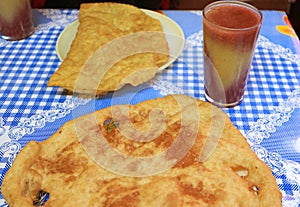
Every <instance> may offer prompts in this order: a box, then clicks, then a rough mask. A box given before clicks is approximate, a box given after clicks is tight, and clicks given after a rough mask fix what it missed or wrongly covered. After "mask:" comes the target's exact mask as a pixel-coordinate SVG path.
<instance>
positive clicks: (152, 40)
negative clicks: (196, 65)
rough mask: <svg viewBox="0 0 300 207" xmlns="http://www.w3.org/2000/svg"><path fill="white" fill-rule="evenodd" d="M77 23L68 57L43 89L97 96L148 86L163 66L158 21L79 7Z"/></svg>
mask: <svg viewBox="0 0 300 207" xmlns="http://www.w3.org/2000/svg"><path fill="white" fill-rule="evenodd" d="M79 23H80V24H79V27H78V31H77V33H76V36H75V38H74V40H73V42H72V44H71V48H70V51H69V52H68V54H67V57H66V58H65V60H63V62H62V64H61V65H60V67H59V68H58V70H57V71H56V72H55V73H54V74H53V75H52V76H51V77H50V80H49V82H48V86H60V87H62V88H64V89H67V90H70V91H73V92H77V93H85V94H93V95H101V94H105V93H107V92H110V91H116V90H118V89H120V88H121V87H122V86H124V85H125V84H131V85H133V86H137V85H139V84H141V83H144V82H146V81H147V80H150V79H151V78H153V77H154V75H155V74H156V73H157V72H158V68H159V67H160V66H162V65H164V64H165V63H166V62H167V61H168V57H169V47H168V43H167V41H166V38H165V35H164V33H163V30H162V26H161V24H160V21H159V20H157V19H154V18H152V17H150V16H148V15H146V14H145V13H144V12H143V11H142V10H140V9H138V8H136V7H134V6H131V5H126V4H118V3H88V4H82V5H81V7H80V10H79ZM97 51H98V52H97Z"/></svg>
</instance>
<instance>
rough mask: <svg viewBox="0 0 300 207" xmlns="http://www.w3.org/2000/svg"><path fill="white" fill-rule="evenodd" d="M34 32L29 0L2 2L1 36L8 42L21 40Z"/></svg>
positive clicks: (0, 3)
mask: <svg viewBox="0 0 300 207" xmlns="http://www.w3.org/2000/svg"><path fill="white" fill-rule="evenodd" d="M33 32H34V24H33V22H32V11H31V6H30V2H29V0H1V1H0V34H1V36H2V38H3V39H6V40H20V39H24V38H26V37H28V36H30V35H31V34H32V33H33Z"/></svg>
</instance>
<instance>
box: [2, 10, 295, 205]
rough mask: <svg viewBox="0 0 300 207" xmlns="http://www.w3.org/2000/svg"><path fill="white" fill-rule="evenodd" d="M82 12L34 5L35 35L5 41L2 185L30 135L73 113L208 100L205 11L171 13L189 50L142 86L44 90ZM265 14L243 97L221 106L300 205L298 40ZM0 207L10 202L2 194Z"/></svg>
mask: <svg viewBox="0 0 300 207" xmlns="http://www.w3.org/2000/svg"><path fill="white" fill-rule="evenodd" d="M77 13H78V11H77V10H49V9H45V10H34V20H35V24H36V32H35V34H34V35H32V36H31V37H29V38H28V39H26V40H21V41H17V42H7V41H5V40H1V39H0V105H1V107H0V115H1V116H0V182H2V179H3V177H4V174H5V172H6V171H7V170H8V169H9V167H10V166H11V164H12V162H13V160H14V158H15V156H16V155H17V153H18V152H19V151H20V149H22V148H23V147H24V146H25V144H26V143H27V142H28V141H29V140H32V139H34V140H37V141H42V140H45V139H47V138H48V137H49V136H50V135H51V134H53V133H54V132H55V131H56V130H57V129H58V128H59V127H60V126H61V125H62V124H63V123H65V122H66V121H68V120H71V119H73V118H74V117H76V116H80V115H82V114H86V113H89V112H92V111H93V110H95V109H101V108H103V107H106V106H109V105H114V104H120V103H131V104H135V103H138V102H141V101H143V100H147V99H152V98H155V97H162V96H164V95H167V94H177V93H184V94H187V95H189V96H193V97H195V98H197V99H202V100H205V99H204V93H203V60H202V59H203V58H202V48H203V42H202V35H203V34H202V16H201V12H200V11H166V14H167V16H169V17H170V18H172V19H173V20H175V21H176V22H177V23H178V24H179V25H180V26H181V27H182V29H183V31H184V33H185V36H186V44H185V48H184V51H183V53H182V55H181V56H180V57H179V58H178V59H177V60H176V61H175V62H174V64H173V65H171V66H170V67H169V68H167V69H165V70H163V71H162V72H161V73H159V74H158V75H157V76H156V77H155V78H154V79H153V80H151V81H149V82H147V83H145V84H143V85H141V86H139V87H135V88H133V87H125V88H123V89H122V90H120V91H118V92H116V93H113V94H107V95H105V96H102V97H100V98H99V99H96V100H95V99H93V100H89V99H81V98H78V97H72V96H67V95H66V94H64V93H65V92H64V91H63V90H62V89H61V88H57V87H47V81H48V79H49V77H50V76H51V74H52V73H53V72H54V71H55V70H56V69H57V68H58V66H59V65H60V63H61V62H60V60H59V59H58V56H57V54H56V51H55V45H56V41H57V38H58V36H59V34H60V33H61V32H62V31H63V29H64V28H65V27H66V26H67V25H68V24H70V23H71V22H72V21H74V20H75V19H77ZM263 15H264V21H263V26H262V29H261V33H260V36H259V40H258V43H257V48H256V51H255V56H254V60H253V64H252V69H251V72H250V77H249V81H248V84H247V90H246V94H245V98H244V100H243V102H242V103H241V104H240V105H239V106H237V107H234V108H230V109H223V110H224V111H225V112H226V113H227V114H228V115H229V117H230V119H231V120H232V122H233V123H234V124H235V126H236V127H237V128H238V129H239V130H240V131H241V132H242V133H243V134H244V135H245V136H246V137H247V139H248V141H249V143H250V144H251V147H252V149H253V150H254V151H255V152H256V153H257V155H258V156H259V157H260V158H261V159H262V160H263V161H264V162H265V163H266V164H267V165H268V166H269V167H270V168H271V169H272V171H273V174H274V176H275V177H276V179H277V182H278V185H279V187H280V189H281V191H282V193H283V206H284V207H300V109H299V107H300V81H299V80H300V43H299V40H298V39H297V38H296V37H293V34H292V31H290V30H289V27H288V25H287V23H286V21H284V20H285V18H284V15H285V14H284V13H283V12H277V11H263ZM191 22H192V23H191ZM278 26H279V27H278ZM280 28H286V30H283V29H280ZM286 31H290V32H286ZM0 206H7V205H6V203H5V201H4V199H2V197H0Z"/></svg>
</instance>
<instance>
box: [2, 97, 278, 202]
mask: <svg viewBox="0 0 300 207" xmlns="http://www.w3.org/2000/svg"><path fill="white" fill-rule="evenodd" d="M102 138H104V140H105V141H104V142H103V143H101V142H99V140H101V139H102ZM156 166H159V167H156ZM165 166H167V167H165ZM41 190H42V191H43V192H47V193H49V196H50V197H49V199H48V200H47V201H46V202H45V203H44V206H45V207H50V206H51V207H56V206H57V207H62V206H64V207H67V206H99V207H108V206H110V207H114V206H116V207H120V206H122V207H125V206H130V207H140V206H143V207H150V206H151V207H158V206H164V207H166V206H168V207H182V206H185V207H192V206H204V207H205V206H214V207H221V206H222V207H225V206H226V207H227V206H251V207H266V206H272V207H279V206H281V192H280V191H279V189H278V186H277V183H276V180H275V178H274V177H273V175H272V172H271V170H270V169H269V168H268V167H267V166H266V165H265V163H263V162H262V161H261V160H260V159H259V158H258V157H257V156H256V154H255V153H254V152H253V151H251V149H250V147H249V144H248V143H247V141H246V139H245V138H244V137H243V135H242V134H241V133H240V132H239V131H238V130H237V129H236V128H235V127H234V126H233V124H232V123H231V122H230V119H229V118H228V117H227V116H226V115H225V113H223V112H222V111H221V110H220V109H218V108H216V107H214V106H212V105H211V104H209V103H207V102H202V101H199V100H195V99H193V98H190V97H187V96H185V95H173V96H171V95H170V96H166V97H164V98H159V99H155V100H148V101H145V102H142V103H139V104H137V105H118V106H112V107H108V108H105V109H102V110H99V111H96V112H94V113H92V114H88V115H84V116H82V117H79V118H76V119H74V120H72V121H69V122H67V123H66V124H64V125H63V126H62V127H61V128H60V129H59V130H58V131H57V132H56V133H55V134H53V135H52V136H51V137H50V138H49V139H47V140H45V141H43V142H40V143H37V142H35V141H31V142H29V143H28V144H27V145H26V146H25V147H24V148H23V149H22V150H21V152H20V153H19V154H18V155H17V157H16V159H15V160H14V163H13V165H12V167H11V168H10V169H9V171H8V172H7V174H6V175H5V178H4V180H3V184H2V194H3V196H4V198H5V199H6V201H7V203H8V204H9V206H11V207H20V206H22V207H27V206H28V207H29V206H33V202H34V201H35V200H36V199H37V198H36V197H37V196H36V194H37V193H38V192H40V191H41Z"/></svg>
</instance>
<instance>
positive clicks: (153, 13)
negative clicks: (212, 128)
mask: <svg viewBox="0 0 300 207" xmlns="http://www.w3.org/2000/svg"><path fill="white" fill-rule="evenodd" d="M141 10H142V11H143V12H145V13H146V14H147V15H149V16H150V17H152V18H155V19H158V20H159V21H160V23H161V25H162V27H163V22H162V20H166V21H167V22H168V23H171V24H172V27H174V28H176V30H177V31H178V33H176V34H175V33H170V32H168V31H164V27H163V33H165V34H172V35H176V36H178V37H179V38H180V39H181V41H180V43H179V44H180V45H179V49H178V50H177V51H176V55H175V56H174V57H172V56H171V55H169V60H168V62H167V63H165V64H164V65H162V66H160V67H159V68H158V71H160V70H163V69H166V68H167V67H169V66H170V65H172V64H173V62H174V61H175V60H176V59H177V58H178V57H179V56H180V54H181V53H182V51H183V49H184V45H185V35H184V32H183V30H182V28H181V27H180V26H179V25H178V23H177V22H175V21H174V20H173V19H171V18H170V17H168V16H167V15H166V14H165V13H164V14H161V13H159V12H157V11H152V10H148V9H141ZM76 24H78V25H76ZM78 26H79V20H78V19H76V20H74V21H73V22H71V23H70V24H68V25H67V26H66V27H65V28H64V29H63V30H62V32H61V33H60V34H59V36H58V38H57V40H56V45H55V49H56V53H57V56H58V58H59V60H60V61H61V62H62V61H63V60H64V58H63V57H62V54H61V51H60V49H59V48H60V45H61V42H62V39H63V38H64V36H66V34H69V33H68V32H67V31H68V30H70V29H71V28H72V27H76V29H77V27H78ZM75 34H76V33H74V37H75ZM166 39H167V41H168V38H167V37H166ZM73 40H74V38H73V39H71V40H70V44H69V45H70V46H71V44H72V41H73ZM168 45H169V48H170V44H169V42H168ZM67 52H68V51H67Z"/></svg>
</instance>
